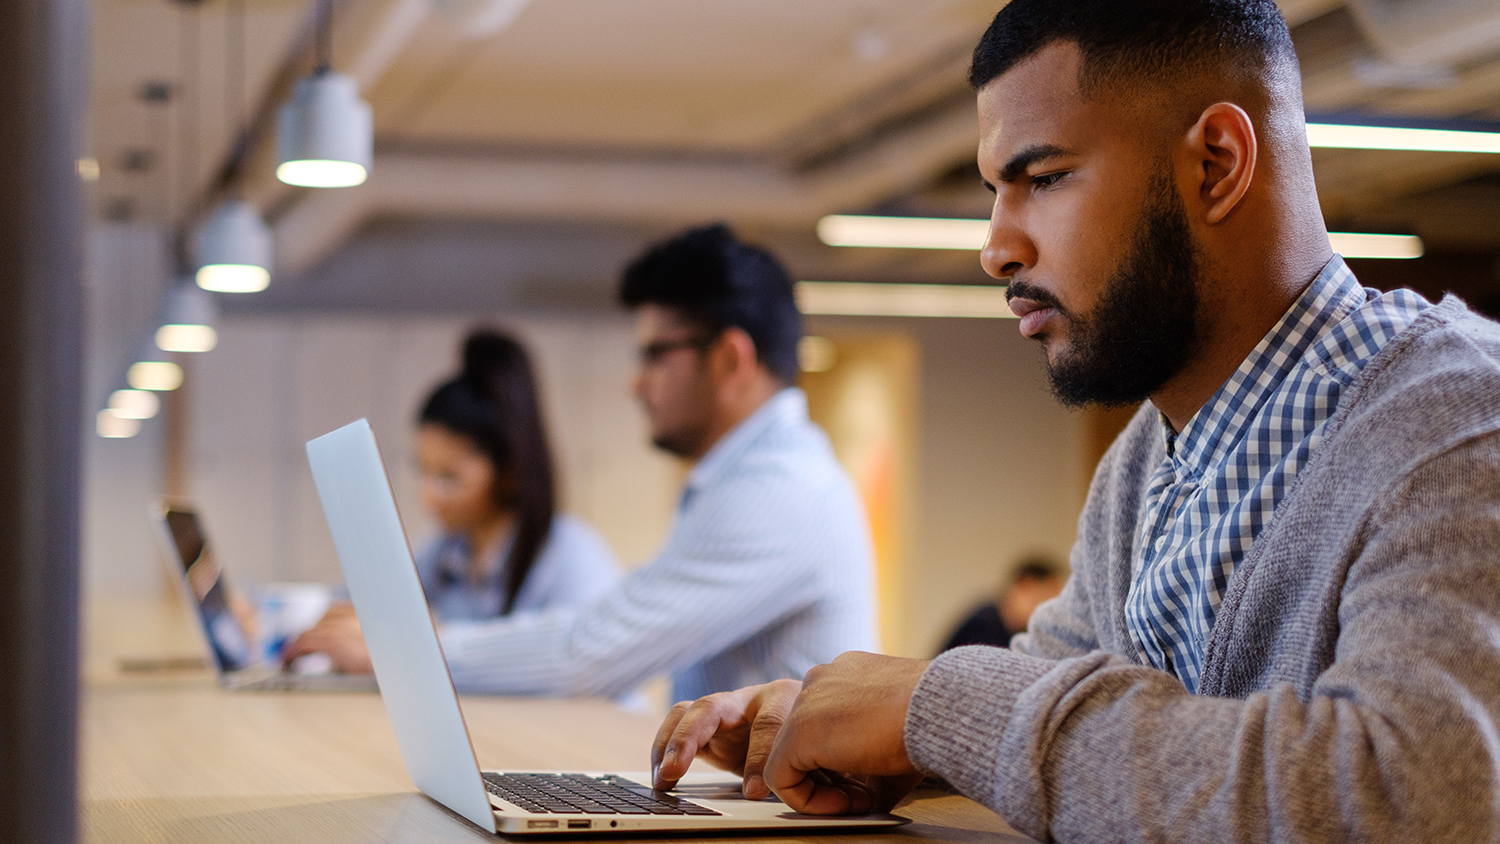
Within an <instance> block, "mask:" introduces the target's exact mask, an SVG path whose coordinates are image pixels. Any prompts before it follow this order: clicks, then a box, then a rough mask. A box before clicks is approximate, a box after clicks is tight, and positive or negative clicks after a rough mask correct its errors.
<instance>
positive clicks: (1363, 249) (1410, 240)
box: [1328, 232, 1425, 258]
mask: <svg viewBox="0 0 1500 844" xmlns="http://www.w3.org/2000/svg"><path fill="white" fill-rule="evenodd" d="M1328 243H1329V245H1330V246H1332V247H1333V251H1335V252H1337V253H1339V254H1340V255H1343V256H1344V257H1345V258H1420V257H1422V253H1423V252H1424V251H1425V248H1424V246H1423V244H1422V238H1420V237H1417V236H1416V235H1414V234H1361V233H1359V232H1329V233H1328Z"/></svg>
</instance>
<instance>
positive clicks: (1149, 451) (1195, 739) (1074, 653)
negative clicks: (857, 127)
mask: <svg viewBox="0 0 1500 844" xmlns="http://www.w3.org/2000/svg"><path fill="white" fill-rule="evenodd" d="M1163 449H1164V445H1163V438H1162V434H1161V430H1160V424H1159V423H1158V421H1157V413H1156V411H1155V410H1154V409H1153V408H1151V407H1150V406H1149V405H1147V406H1146V407H1144V408H1143V409H1142V410H1141V412H1140V413H1139V414H1137V415H1136V417H1135V419H1134V420H1133V421H1132V422H1131V423H1130V425H1129V426H1128V427H1127V428H1126V429H1125V431H1124V432H1123V433H1122V434H1121V435H1120V437H1119V439H1118V440H1116V441H1115V443H1114V445H1113V446H1112V447H1111V448H1110V450H1109V452H1108V453H1107V454H1106V455H1105V457H1104V459H1103V461H1102V462H1101V464H1100V466H1099V469H1098V472H1097V474H1096V475H1095V477H1094V481H1093V484H1092V487H1091V488H1090V490H1089V496H1088V502H1087V504H1086V505H1085V507H1084V512H1083V515H1082V517H1081V518H1080V520H1079V525H1078V539H1077V543H1076V544H1075V546H1074V549H1073V553H1072V557H1071V562H1072V567H1073V575H1072V577H1071V579H1070V580H1069V581H1068V584H1067V587H1066V588H1065V589H1064V590H1063V593H1062V595H1060V596H1059V597H1058V598H1057V599H1055V600H1053V601H1051V602H1049V603H1048V604H1045V605H1043V606H1042V607H1041V608H1040V609H1039V610H1038V611H1037V613H1036V616H1035V617H1033V619H1032V622H1031V631H1030V633H1029V634H1028V635H1024V636H1021V637H1018V639H1017V640H1016V642H1015V643H1014V645H1013V646H1012V647H1013V650H1006V649H1000V648H985V647H971V648H961V649H958V650H955V651H949V652H948V653H946V654H944V655H943V656H941V657H939V658H938V659H937V660H936V661H934V662H933V664H932V666H931V667H930V668H929V669H928V670H927V672H926V674H925V675H924V676H923V678H922V681H921V683H920V685H919V686H918V687H917V690H916V693H915V695H914V696H913V698H912V703H911V708H910V710H909V712H908V715H907V721H906V747H907V752H908V754H909V755H910V756H911V758H912V760H913V762H914V763H915V764H916V765H917V766H918V767H919V768H921V769H923V770H924V771H926V772H928V773H932V774H936V775H939V776H942V777H943V778H945V779H947V780H948V781H949V782H950V783H952V784H953V785H954V786H955V787H957V788H958V789H959V790H960V791H962V792H963V793H964V794H967V795H969V796H970V797H972V798H974V799H975V800H978V801H980V802H981V803H984V804H985V805H987V806H989V807H990V808H992V809H994V810H995V811H996V812H998V813H999V814H1000V815H1001V816H1002V817H1003V818H1004V819H1005V820H1006V821H1008V822H1009V823H1010V824H1011V825H1012V826H1014V827H1015V828H1017V829H1018V830H1020V831H1022V832H1025V833H1027V834H1028V835H1031V836H1033V837H1035V838H1038V839H1042V840H1057V841H1066V842H1071V841H1183V842H1215V843H1216V844H1219V843H1222V842H1237V841H1319V842H1322V841H1362V842H1375V841H1400V842H1406V844H1417V842H1423V843H1424V844H1425V843H1426V842H1436V841H1455V842H1484V841H1497V840H1500V326H1497V325H1495V324H1494V323H1491V322H1489V321H1487V320H1485V319H1483V318H1481V317H1478V316H1476V315H1474V314H1473V313H1471V312H1470V311H1469V310H1468V309H1467V308H1466V307H1464V305H1463V304H1462V303H1461V302H1459V301H1458V300H1456V299H1452V298H1449V299H1447V300H1445V301H1444V302H1442V303H1441V304H1440V305H1438V306H1436V307H1433V308H1432V309H1430V310H1429V311H1427V312H1426V313H1424V314H1423V315H1422V316H1421V317H1419V318H1418V319H1417V320H1416V322H1415V323H1413V324H1412V325H1411V326H1410V327H1409V328H1408V329H1407V330H1406V331H1404V332H1402V333H1401V334H1400V335H1398V336H1397V337H1396V338H1394V339H1393V340H1391V341H1390V342H1389V343H1388V344H1387V345H1386V347H1385V348H1384V349H1382V350H1381V351H1380V353H1379V354H1378V355H1377V356H1376V357H1375V358H1374V359H1373V360H1371V361H1370V363H1369V364H1368V365H1367V366H1366V368H1365V370H1364V371H1363V372H1362V373H1360V375H1359V376H1358V377H1357V378H1356V380H1355V381H1354V382H1353V383H1352V384H1351V385H1350V386H1349V388H1348V389H1347V391H1346V392H1345V394H1344V397H1343V399H1342V401H1341V403H1340V405H1339V407H1338V410H1337V411H1336V413H1335V414H1334V416H1333V417H1332V418H1331V419H1330V420H1329V423H1328V434H1327V437H1326V439H1325V440H1324V441H1323V442H1322V444H1321V445H1320V446H1318V447H1317V449H1316V450H1315V451H1314V452H1313V455H1312V458H1311V460H1310V461H1309V463H1308V464H1307V466H1305V467H1304V468H1303V469H1302V471H1301V472H1300V473H1299V474H1298V476H1297V478H1296V481H1295V484H1294V486H1293V487H1292V489H1291V490H1290V491H1289V492H1288V494H1287V496H1286V497H1285V499H1283V501H1282V504H1281V506H1280V507H1279V508H1277V510H1276V512H1275V514H1274V515H1273V517H1272V519H1271V521H1270V523H1269V524H1268V525H1266V527H1265V528H1264V530H1263V531H1262V532H1261V534H1260V536H1259V537H1258V538H1257V539H1256V541H1255V543H1254V545H1253V546H1252V547H1251V548H1250V551H1249V552H1248V553H1247V554H1246V556H1245V558H1244V561H1243V562H1241V563H1240V566H1239V569H1238V570H1237V571H1236V572H1235V574H1234V576H1233V578H1232V579H1231V580H1230V583H1229V588H1228V591H1227V593H1226V594H1225V596H1224V600H1223V603H1222V605H1221V606H1220V608H1219V613H1218V618H1217V621H1216V623H1215V624H1214V627H1213V629H1212V631H1211V633H1210V634H1209V638H1208V641H1207V642H1206V643H1205V644H1204V652H1205V656H1204V665H1203V674H1202V680H1201V688H1200V691H1199V694H1196V695H1194V694H1189V693H1188V692H1187V691H1186V690H1185V689H1184V688H1183V686H1182V684H1181V683H1179V682H1178V681H1177V680H1176V679H1175V678H1174V677H1172V676H1171V675H1169V674H1167V673H1165V672H1162V671H1158V670H1156V669H1154V668H1151V667H1149V665H1147V664H1146V662H1145V660H1144V658H1143V657H1142V656H1141V654H1140V653H1139V652H1138V651H1137V650H1136V648H1135V646H1134V645H1133V644H1132V642H1131V640H1130V635H1129V633H1128V632H1127V631H1126V627H1125V615H1124V606H1125V595H1126V591H1127V590H1128V589H1129V587H1130V560H1131V556H1132V543H1133V542H1134V538H1135V534H1136V525H1137V520H1138V519H1139V515H1140V512H1141V503H1142V496H1143V493H1144V491H1145V489H1146V484H1147V480H1148V478H1149V477H1150V475H1151V471H1152V469H1153V468H1154V467H1155V466H1156V465H1157V464H1158V462H1159V461H1161V460H1162V459H1163V456H1164V451H1163Z"/></svg>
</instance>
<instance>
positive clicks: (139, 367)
mask: <svg viewBox="0 0 1500 844" xmlns="http://www.w3.org/2000/svg"><path fill="white" fill-rule="evenodd" d="M125 382H126V383H127V384H129V385H130V386H131V387H133V388H135V389H137V390H159V391H162V392H167V391H170V390H175V389H177V388H178V387H181V386H182V367H180V366H178V365H177V364H175V363H173V362H171V361H169V360H143V361H140V362H138V363H132V364H131V365H130V369H128V370H126V372H125Z"/></svg>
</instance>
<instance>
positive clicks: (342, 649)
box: [281, 603, 374, 674]
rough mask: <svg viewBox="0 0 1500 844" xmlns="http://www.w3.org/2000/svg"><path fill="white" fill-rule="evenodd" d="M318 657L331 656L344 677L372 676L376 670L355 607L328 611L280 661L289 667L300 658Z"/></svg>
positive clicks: (295, 641) (345, 606)
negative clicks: (355, 675) (351, 675)
mask: <svg viewBox="0 0 1500 844" xmlns="http://www.w3.org/2000/svg"><path fill="white" fill-rule="evenodd" d="M315 653H322V654H328V658H329V660H331V661H332V662H333V670H335V671H340V672H343V673H345V674H369V673H370V672H371V671H373V670H374V668H373V667H372V666H371V665H370V651H369V649H368V648H366V647H365V637H364V634H363V633H361V632H360V629H359V618H358V617H357V616H355V614H354V606H353V605H352V604H347V603H344V604H334V605H333V606H332V607H329V608H328V612H327V613H324V615H323V618H322V620H320V621H319V622H318V623H317V624H314V625H313V626H312V627H311V628H309V629H308V630H307V631H306V632H305V633H303V634H302V635H301V636H298V637H297V638H296V639H294V640H292V641H291V642H290V643H289V644H288V645H287V646H286V650H284V651H282V653H281V661H282V663H283V664H288V665H289V664H291V662H292V660H294V659H296V658H297V657H300V656H306V655H308V654H315Z"/></svg>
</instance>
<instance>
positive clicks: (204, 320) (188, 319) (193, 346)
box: [155, 282, 219, 352]
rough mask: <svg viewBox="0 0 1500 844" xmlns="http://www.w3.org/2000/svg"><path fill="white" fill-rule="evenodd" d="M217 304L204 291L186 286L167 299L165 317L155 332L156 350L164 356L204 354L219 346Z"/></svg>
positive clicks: (181, 286)
mask: <svg viewBox="0 0 1500 844" xmlns="http://www.w3.org/2000/svg"><path fill="white" fill-rule="evenodd" d="M218 321H219V303H218V302H216V301H214V296H213V294H212V293H209V292H208V291H206V290H202V289H200V288H197V287H194V286H193V285H191V284H188V283H186V282H184V283H181V284H178V285H177V286H176V287H175V288H173V290H172V292H171V293H169V294H168V295H167V307H166V316H165V319H163V321H162V326H161V327H160V328H158V329H156V338H155V339H156V347H157V348H158V349H161V350H162V351H164V352H208V351H212V350H213V348H214V346H217V345H218V344H219V332H218V331H217V330H215V328H214V324H215V323H217V322H218Z"/></svg>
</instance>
